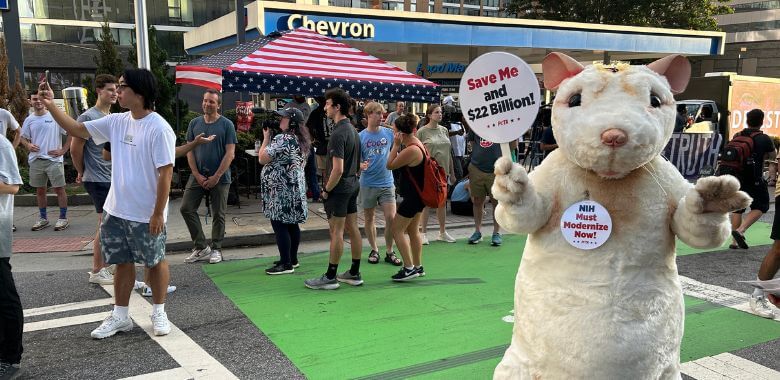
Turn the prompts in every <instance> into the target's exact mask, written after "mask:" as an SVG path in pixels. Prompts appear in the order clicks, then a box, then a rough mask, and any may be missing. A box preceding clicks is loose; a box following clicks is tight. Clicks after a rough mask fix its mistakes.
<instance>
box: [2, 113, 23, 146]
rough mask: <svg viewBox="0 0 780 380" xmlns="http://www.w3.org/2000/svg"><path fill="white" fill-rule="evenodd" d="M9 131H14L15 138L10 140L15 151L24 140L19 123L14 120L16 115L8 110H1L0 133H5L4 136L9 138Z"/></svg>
mask: <svg viewBox="0 0 780 380" xmlns="http://www.w3.org/2000/svg"><path fill="white" fill-rule="evenodd" d="M9 129H10V130H12V131H14V137H13V138H12V139H9V140H11V143H12V144H13V147H14V149H16V147H17V146H19V142H20V141H21V140H22V133H21V131H20V130H19V123H18V122H17V121H16V118H14V115H12V114H11V113H10V112H8V111H7V110H5V109H2V108H0V132H2V133H3V136H6V137H7V136H8V135H7V133H8V130H9Z"/></svg>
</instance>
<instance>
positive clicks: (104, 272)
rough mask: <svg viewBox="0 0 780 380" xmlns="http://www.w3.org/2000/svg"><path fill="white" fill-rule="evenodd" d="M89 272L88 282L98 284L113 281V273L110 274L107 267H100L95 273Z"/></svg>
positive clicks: (108, 283) (107, 283) (106, 283)
mask: <svg viewBox="0 0 780 380" xmlns="http://www.w3.org/2000/svg"><path fill="white" fill-rule="evenodd" d="M87 273H89V282H91V283H93V284H98V285H111V284H113V283H114V275H112V274H111V271H110V270H109V269H108V267H105V268H100V270H99V271H97V273H92V272H91V271H90V272H87Z"/></svg>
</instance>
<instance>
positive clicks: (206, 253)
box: [184, 246, 211, 263]
mask: <svg viewBox="0 0 780 380" xmlns="http://www.w3.org/2000/svg"><path fill="white" fill-rule="evenodd" d="M210 258H211V247H209V246H206V248H203V249H198V248H193V249H192V253H191V254H190V255H189V256H187V258H186V259H184V262H185V263H194V262H196V261H203V260H208V259H210Z"/></svg>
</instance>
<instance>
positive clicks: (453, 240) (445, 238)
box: [437, 231, 455, 243]
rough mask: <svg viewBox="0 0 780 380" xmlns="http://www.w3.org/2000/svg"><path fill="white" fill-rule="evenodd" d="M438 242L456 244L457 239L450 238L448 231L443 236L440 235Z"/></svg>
mask: <svg viewBox="0 0 780 380" xmlns="http://www.w3.org/2000/svg"><path fill="white" fill-rule="evenodd" d="M437 240H439V241H444V242H447V243H454V242H455V238H454V237H452V236H450V234H449V233H447V231H444V233H443V234H442V233H440V234H439V238H438V239H437Z"/></svg>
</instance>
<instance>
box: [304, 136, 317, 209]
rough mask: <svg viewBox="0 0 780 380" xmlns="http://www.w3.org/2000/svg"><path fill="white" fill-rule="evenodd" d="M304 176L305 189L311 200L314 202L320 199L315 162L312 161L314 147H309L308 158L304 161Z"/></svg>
mask: <svg viewBox="0 0 780 380" xmlns="http://www.w3.org/2000/svg"><path fill="white" fill-rule="evenodd" d="M304 175H305V176H306V187H307V188H308V190H309V191H310V192H311V199H312V200H313V201H315V202H316V201H318V200H319V199H320V183H319V181H317V160H315V159H314V147H311V149H310V151H309V157H308V158H307V159H306V166H305V167H304Z"/></svg>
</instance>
